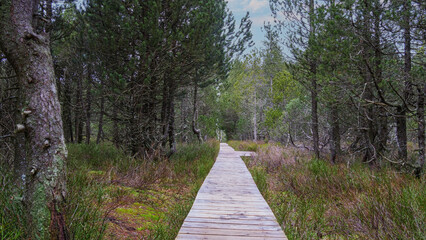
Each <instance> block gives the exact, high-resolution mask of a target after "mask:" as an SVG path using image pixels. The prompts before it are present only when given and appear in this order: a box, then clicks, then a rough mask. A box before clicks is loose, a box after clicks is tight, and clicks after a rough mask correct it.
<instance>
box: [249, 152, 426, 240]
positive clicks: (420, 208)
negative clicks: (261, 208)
mask: <svg viewBox="0 0 426 240" xmlns="http://www.w3.org/2000/svg"><path fill="white" fill-rule="evenodd" d="M241 145H244V144H241ZM257 154H258V155H257V156H256V157H254V158H251V157H246V158H245V162H246V164H247V166H248V168H249V170H250V172H251V173H252V176H253V178H254V180H255V182H256V184H257V185H258V188H259V190H260V191H261V193H262V194H263V196H264V197H265V199H266V200H267V202H268V203H269V205H270V206H271V209H272V210H273V212H274V214H275V216H276V217H277V220H278V222H279V223H280V224H281V226H282V227H283V230H284V231H285V233H286V235H287V237H288V238H289V239H426V185H425V184H424V181H425V176H423V177H422V178H421V179H416V178H414V177H413V176H411V175H409V174H405V173H400V172H397V171H396V170H394V169H392V168H390V167H384V168H382V169H380V170H371V169H370V168H369V167H368V166H365V165H364V164H362V163H357V162H355V163H354V164H352V165H350V166H348V165H346V164H335V165H333V164H331V163H329V162H328V161H325V160H321V159H312V158H311V155H310V153H309V152H306V151H303V150H299V149H294V148H284V147H280V146H274V145H270V146H267V147H262V149H260V150H258V151H257Z"/></svg>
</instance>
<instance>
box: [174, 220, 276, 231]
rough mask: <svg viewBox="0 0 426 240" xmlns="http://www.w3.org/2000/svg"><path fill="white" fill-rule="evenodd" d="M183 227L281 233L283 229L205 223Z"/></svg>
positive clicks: (273, 226)
mask: <svg viewBox="0 0 426 240" xmlns="http://www.w3.org/2000/svg"><path fill="white" fill-rule="evenodd" d="M182 227H189V228H209V229H234V230H255V229H256V230H262V231H265V230H268V231H280V230H281V228H280V227H279V226H276V225H253V224H228V223H223V222H222V223H204V222H190V221H188V222H185V223H184V224H183V225H182Z"/></svg>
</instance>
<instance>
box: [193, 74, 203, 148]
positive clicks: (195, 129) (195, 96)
mask: <svg viewBox="0 0 426 240" xmlns="http://www.w3.org/2000/svg"><path fill="white" fill-rule="evenodd" d="M197 94H198V83H197V80H195V81H194V109H193V115H192V131H193V132H194V134H195V135H197V137H198V141H199V142H200V143H202V142H203V137H202V136H201V129H199V128H197V117H198V110H197Z"/></svg>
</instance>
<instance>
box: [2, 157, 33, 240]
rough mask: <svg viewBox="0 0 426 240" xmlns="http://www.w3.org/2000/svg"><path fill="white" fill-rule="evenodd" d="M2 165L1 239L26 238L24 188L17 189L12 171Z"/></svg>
mask: <svg viewBox="0 0 426 240" xmlns="http://www.w3.org/2000/svg"><path fill="white" fill-rule="evenodd" d="M9 169H10V168H9V167H7V166H6V165H0V239H11V240H14V239H24V238H25V237H26V226H27V224H26V219H25V212H24V208H23V204H22V194H23V192H22V190H21V189H16V187H15V186H16V185H15V184H14V182H13V176H12V173H11V172H10V171H9Z"/></svg>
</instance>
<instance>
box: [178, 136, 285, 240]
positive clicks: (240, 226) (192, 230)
mask: <svg viewBox="0 0 426 240" xmlns="http://www.w3.org/2000/svg"><path fill="white" fill-rule="evenodd" d="M250 154H253V153H251V152H241V151H234V149H233V148H231V147H230V146H228V144H226V143H221V144H220V151H219V155H218V157H217V159H216V163H215V164H214V165H213V168H212V169H211V171H210V173H209V175H208V176H207V178H206V179H205V180H204V183H203V185H202V186H201V188H200V191H199V192H198V194H197V197H196V199H195V201H194V205H193V206H192V208H191V211H190V212H189V214H188V216H187V217H186V219H185V222H184V223H183V225H182V228H181V229H180V231H179V234H178V236H177V238H176V239H178V240H182V239H212V240H213V239H221V240H227V239H229V240H231V239H232V240H239V239H256V240H257V239H267V240H272V239H287V238H286V236H285V234H284V232H283V231H282V229H281V227H280V226H279V225H278V223H277V221H276V219H275V216H274V214H273V213H272V211H271V209H270V208H269V206H268V204H267V203H266V201H265V200H264V199H263V197H262V195H261V194H260V192H259V190H258V189H257V186H256V184H255V182H254V181H253V178H252V177H251V175H250V172H249V171H248V170H247V167H246V166H245V164H244V162H243V161H242V159H241V157H240V156H250Z"/></svg>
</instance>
